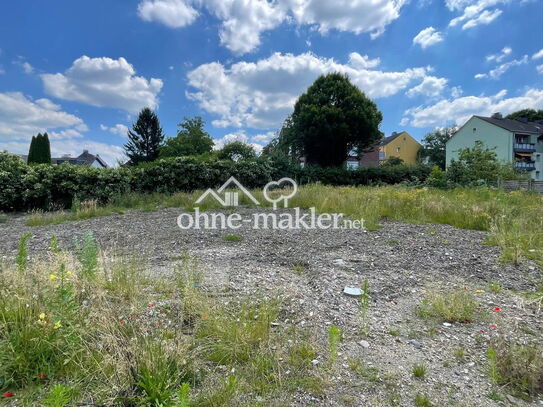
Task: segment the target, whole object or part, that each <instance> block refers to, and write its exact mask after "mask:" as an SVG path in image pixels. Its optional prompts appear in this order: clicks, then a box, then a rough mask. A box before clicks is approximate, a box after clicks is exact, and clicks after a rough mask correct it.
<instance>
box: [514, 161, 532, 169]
mask: <svg viewBox="0 0 543 407" xmlns="http://www.w3.org/2000/svg"><path fill="white" fill-rule="evenodd" d="M515 167H517V169H519V170H524V171H533V170H535V162H534V161H517V162H516V163H515Z"/></svg>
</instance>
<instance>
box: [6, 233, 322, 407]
mask: <svg viewBox="0 0 543 407" xmlns="http://www.w3.org/2000/svg"><path fill="white" fill-rule="evenodd" d="M25 250H26V242H25V241H22V243H21V247H20V251H23V252H24V251H25ZM30 255H31V254H30ZM0 273H1V274H0V277H1V279H2V281H3V284H2V286H1V287H0V328H1V329H0V332H2V333H1V334H0V391H2V392H4V391H11V392H13V393H15V394H16V395H17V397H18V399H19V400H20V401H21V403H22V405H30V404H32V403H34V404H33V405H35V403H40V405H59V406H63V405H67V404H70V403H72V404H73V403H76V402H80V403H94V404H106V405H111V404H114V403H116V404H119V403H120V404H121V405H149V406H162V407H168V406H171V407H175V406H182V405H185V406H213V407H218V406H244V405H247V406H248V405H251V400H254V398H255V397H258V398H259V399H262V400H263V401H264V402H265V401H266V400H273V399H275V398H276V397H280V398H282V399H284V400H286V402H288V400H289V397H290V395H291V394H292V392H294V391H297V390H298V391H299V390H301V391H310V392H319V391H322V386H323V384H322V380H321V379H320V377H321V376H320V373H319V372H318V371H317V370H316V368H315V367H314V366H313V365H312V363H311V360H313V359H314V358H315V353H316V350H315V348H314V347H313V345H312V344H311V338H310V337H308V336H307V335H306V333H304V332H300V331H299V330H297V329H296V328H295V327H281V328H279V327H273V325H272V322H274V321H275V320H276V319H277V316H278V313H279V312H280V310H281V302H280V301H279V300H274V299H272V300H262V299H258V298H253V299H244V298H236V299H235V300H234V301H232V300H231V299H228V300H229V301H226V300H225V299H223V298H222V297H215V296H212V295H209V294H212V293H208V292H207V291H206V290H205V289H204V288H202V284H201V281H200V277H199V273H198V269H197V268H195V264H194V262H193V261H192V260H191V259H190V258H189V257H184V258H183V259H182V261H181V262H180V264H179V266H178V270H177V272H176V273H175V275H174V276H172V277H171V278H168V279H164V280H160V279H159V278H156V277H154V278H153V280H150V279H149V278H148V277H147V276H146V268H145V262H144V261H142V260H141V259H138V258H134V257H130V256H129V257H126V256H124V257H122V256H115V255H113V254H111V253H107V254H106V253H101V252H100V250H99V248H98V247H97V245H96V242H95V241H94V240H93V238H92V235H86V236H85V238H83V239H82V240H81V241H80V242H79V248H78V250H77V252H76V253H68V252H65V251H62V250H61V249H60V248H59V247H58V244H56V241H53V242H52V244H51V252H50V253H49V254H48V256H47V258H41V259H34V261H30V262H28V263H27V264H25V267H24V268H20V267H18V266H17V265H15V264H14V265H11V264H8V265H3V266H2V268H1V269H0ZM225 372H230V373H227V374H225ZM249 395H250V396H249ZM181 403H184V404H181Z"/></svg>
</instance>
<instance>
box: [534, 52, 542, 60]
mask: <svg viewBox="0 0 543 407" xmlns="http://www.w3.org/2000/svg"><path fill="white" fill-rule="evenodd" d="M541 58H543V49H542V50H540V51H538V52H536V53H535V54H534V55H532V59H534V60H535V59H541Z"/></svg>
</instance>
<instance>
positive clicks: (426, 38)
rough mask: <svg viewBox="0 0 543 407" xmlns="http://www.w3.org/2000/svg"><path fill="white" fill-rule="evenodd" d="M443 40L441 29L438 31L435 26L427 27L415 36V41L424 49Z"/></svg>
mask: <svg viewBox="0 0 543 407" xmlns="http://www.w3.org/2000/svg"><path fill="white" fill-rule="evenodd" d="M441 41H443V35H441V33H440V32H439V31H436V29H435V28H434V27H428V28H425V29H424V30H422V31H421V32H420V33H418V34H417V35H416V37H415V38H413V43H414V44H419V45H420V46H421V48H422V49H425V48H428V47H429V46H431V45H434V44H437V43H439V42H441Z"/></svg>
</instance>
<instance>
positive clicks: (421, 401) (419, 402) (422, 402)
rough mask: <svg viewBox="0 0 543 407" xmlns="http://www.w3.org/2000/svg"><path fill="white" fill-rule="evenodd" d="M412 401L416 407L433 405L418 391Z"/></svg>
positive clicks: (430, 406)
mask: <svg viewBox="0 0 543 407" xmlns="http://www.w3.org/2000/svg"><path fill="white" fill-rule="evenodd" d="M414 402H415V405H416V406H417V407H432V405H433V404H432V402H431V401H430V399H429V398H428V397H427V396H426V395H424V394H421V393H418V394H417V395H416V396H415V400H414Z"/></svg>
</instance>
